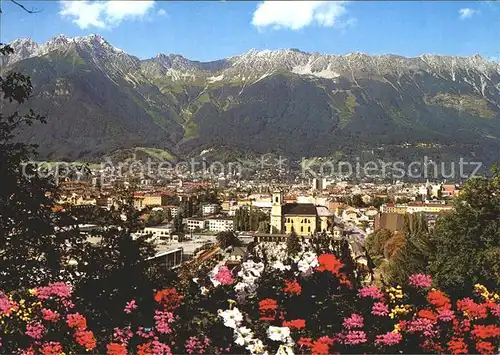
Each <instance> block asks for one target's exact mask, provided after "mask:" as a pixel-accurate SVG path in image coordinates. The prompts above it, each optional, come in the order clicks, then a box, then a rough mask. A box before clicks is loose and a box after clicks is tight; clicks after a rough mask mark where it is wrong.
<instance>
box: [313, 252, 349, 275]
mask: <svg viewBox="0 0 500 355" xmlns="http://www.w3.org/2000/svg"><path fill="white" fill-rule="evenodd" d="M318 262H319V266H318V268H317V270H318V271H330V272H331V273H332V274H338V273H339V272H340V269H341V268H342V266H344V264H342V263H341V262H340V261H339V260H338V259H337V258H336V257H335V255H333V254H322V255H320V256H319V257H318Z"/></svg>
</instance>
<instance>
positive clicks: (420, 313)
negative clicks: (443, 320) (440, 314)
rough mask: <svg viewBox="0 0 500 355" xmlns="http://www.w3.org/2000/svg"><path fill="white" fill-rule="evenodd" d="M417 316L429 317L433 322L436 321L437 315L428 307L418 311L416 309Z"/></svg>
mask: <svg viewBox="0 0 500 355" xmlns="http://www.w3.org/2000/svg"><path fill="white" fill-rule="evenodd" d="M418 316H419V317H420V318H426V319H430V320H431V321H433V322H436V321H437V315H436V313H434V312H433V311H431V310H430V309H421V310H420V311H418Z"/></svg>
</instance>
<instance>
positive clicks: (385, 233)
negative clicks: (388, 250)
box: [365, 228, 392, 257]
mask: <svg viewBox="0 0 500 355" xmlns="http://www.w3.org/2000/svg"><path fill="white" fill-rule="evenodd" d="M391 237H392V232H391V231H390V230H388V229H383V228H381V229H377V230H376V231H374V232H373V233H371V234H370V235H368V237H367V238H366V240H365V248H366V250H367V251H368V254H370V256H371V257H376V256H381V255H383V254H384V247H385V244H386V243H387V241H388V240H389V239H391Z"/></svg>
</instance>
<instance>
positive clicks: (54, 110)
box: [1, 35, 500, 160]
mask: <svg viewBox="0 0 500 355" xmlns="http://www.w3.org/2000/svg"><path fill="white" fill-rule="evenodd" d="M11 46H12V47H13V49H14V51H15V53H14V54H13V55H11V56H9V57H7V58H3V59H2V60H3V62H2V63H1V64H2V66H3V67H5V68H7V70H11V69H18V70H21V71H23V72H26V73H27V74H29V75H30V76H32V78H33V81H34V83H35V95H34V103H35V108H40V109H42V113H45V112H46V113H48V116H51V117H52V116H55V119H54V121H53V122H58V123H59V126H57V127H56V126H55V123H54V126H50V124H49V127H48V128H47V129H45V130H44V131H45V132H44V133H40V132H38V131H36V130H35V131H32V132H30V133H29V134H28V137H29V138H30V139H31V140H33V141H35V142H40V141H41V139H42V138H44V137H46V136H47V135H49V136H51V137H53V140H52V141H51V142H49V143H47V142H44V145H45V148H47V146H48V148H47V149H45V150H43V148H42V150H43V154H44V155H46V156H48V157H50V158H61V157H66V156H69V157H70V158H71V159H75V158H89V157H92V158H93V157H98V156H101V155H103V154H105V153H108V152H109V151H110V150H113V149H122V148H132V147H133V146H137V145H139V146H145V147H151V148H157V149H164V150H166V151H168V152H169V156H177V157H182V156H185V155H190V154H197V152H199V151H201V150H205V149H211V148H220V150H222V151H234V152H252V153H255V154H260V153H265V152H267V151H269V150H271V151H273V152H277V153H280V154H281V153H283V154H285V155H291V156H300V155H304V156H325V155H331V154H337V155H338V154H340V155H352V154H359V153H360V152H362V151H378V152H380V153H381V154H382V155H390V156H392V155H394V154H396V153H397V152H396V151H397V150H399V151H404V150H405V149H406V148H405V149H402V148H401V147H407V146H410V147H413V148H412V152H411V155H414V154H415V152H417V151H418V152H422V151H429V153H432V154H435V155H436V154H437V155H443V156H445V155H447V154H448V155H449V154H451V156H453V154H455V153H458V152H460V151H463V152H464V154H465V152H467V153H468V154H470V153H471V152H472V153H474V154H479V155H481V154H483V153H484V154H486V155H487V156H488V157H487V158H488V159H489V160H491V159H492V158H493V159H494V157H493V156H492V155H491V154H497V151H496V149H500V117H499V112H500V65H499V64H498V63H496V62H494V61H490V60H487V59H485V58H483V57H481V56H479V55H474V56H470V57H459V56H438V55H430V54H424V55H421V56H419V57H415V58H406V57H402V56H398V55H391V54H388V55H375V56H370V55H366V54H362V53H351V54H347V55H330V54H319V53H306V52H302V51H300V50H297V49H283V50H250V51H248V52H246V53H244V54H242V55H238V56H233V57H229V58H225V59H221V60H217V61H212V62H198V61H192V60H189V59H187V58H184V57H183V56H181V55H176V54H168V55H167V54H158V55H157V56H155V57H153V58H150V59H146V60H140V59H139V58H137V57H135V56H132V55H129V54H127V53H125V52H124V51H122V50H120V49H118V48H116V47H114V46H112V45H111V44H109V43H108V42H107V41H106V40H105V39H104V38H102V37H101V36H98V35H89V36H85V37H76V38H68V37H66V36H63V35H61V36H56V37H54V38H53V39H51V40H49V41H48V42H46V43H44V44H37V43H35V42H33V41H32V40H30V39H19V40H16V41H14V42H12V43H11ZM51 100H52V102H55V103H56V105H55V107H54V106H53V105H52V106H51ZM58 105H59V106H58ZM70 107H71V110H72V111H73V113H72V116H71V117H69V115H70V111H71V110H70ZM124 107H127V110H124ZM49 122H50V121H49ZM77 122H78V123H77ZM77 124H80V125H86V124H87V125H88V124H90V125H95V127H89V128H88V129H84V130H83V131H81V132H79V133H81V134H83V136H82V137H79V136H77V137H76V139H74V138H75V137H74V135H75V134H77V132H76V131H75V129H74V127H75V125H77ZM58 127H59V128H58ZM61 127H64V129H61ZM54 130H55V132H54ZM87 131H88V132H87ZM85 137H87V138H89V139H90V141H91V142H93V143H92V146H91V147H89V144H88V143H86V138H85ZM290 137H291V138H292V139H290ZM291 141H293V142H294V145H291V144H290V142H291ZM95 143H97V144H95ZM56 147H59V148H60V149H61V152H60V153H58V152H56V151H55V149H56ZM68 147H70V148H68ZM422 147H434V148H435V149H433V150H432V149H431V150H428V149H427V148H425V149H427V150H425V149H424V148H422ZM436 147H440V148H436ZM215 150H217V149H215ZM388 151H391V153H387V152H388ZM488 151H489V152H490V153H488ZM491 151H493V152H494V153H491ZM404 154H405V153H401V152H399V153H398V154H396V155H403V156H404ZM484 154H483V155H484Z"/></svg>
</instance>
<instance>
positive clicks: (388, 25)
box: [0, 1, 500, 61]
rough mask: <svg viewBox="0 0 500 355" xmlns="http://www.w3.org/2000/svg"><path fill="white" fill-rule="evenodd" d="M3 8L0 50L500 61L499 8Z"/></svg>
mask: <svg viewBox="0 0 500 355" xmlns="http://www.w3.org/2000/svg"><path fill="white" fill-rule="evenodd" d="M22 3H23V4H24V5H25V6H26V7H28V8H33V7H35V8H37V9H39V10H41V12H39V13H35V14H27V13H25V12H23V11H22V10H21V9H19V8H18V7H16V6H15V5H13V4H12V3H9V2H8V1H2V11H3V15H2V19H1V26H2V28H1V32H0V34H1V41H2V42H9V41H12V40H14V39H16V38H20V37H31V38H32V39H33V40H35V41H36V42H39V43H41V42H44V41H47V40H48V39H50V38H51V37H53V36H55V35H58V34H65V35H67V36H70V37H74V36H83V35H87V34H91V33H97V34H100V35H102V36H103V37H104V38H105V39H107V40H108V41H109V42H110V43H111V44H113V45H114V46H116V47H118V48H121V49H123V50H125V51H126V52H127V53H130V54H133V55H136V56H138V57H140V58H149V57H152V56H154V55H156V53H159V52H163V53H178V54H181V55H183V56H185V57H187V58H190V59H194V60H202V61H207V60H214V59H219V58H223V57H228V56H231V55H237V54H241V53H244V52H246V51H248V50H249V49H251V48H255V49H278V48H298V49H301V50H303V51H307V52H320V53H330V54H345V53H349V52H355V51H358V52H364V53H368V54H382V53H395V54H401V55H405V56H417V55H420V54H422V53H435V54H452V55H471V54H476V53H478V54H481V55H483V56H485V57H490V58H493V57H495V58H500V40H499V39H500V21H499V20H500V1H492V2H479V1H475V2H467V1H458V2H452V1H444V2H440V1H429V2H419V1H404V2H394V1H384V2H375V1H369V2H360V1H354V2H327V1H310V2H297V1H293V2H286V1H264V2H250V1H240V2H238V1H208V2H207V1H204V2H194V1H189V2H168V1H161V2H160V1H109V2H106V1H98V2H97V1H94V2H90V1H73V2H68V1H24V2H22Z"/></svg>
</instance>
